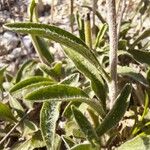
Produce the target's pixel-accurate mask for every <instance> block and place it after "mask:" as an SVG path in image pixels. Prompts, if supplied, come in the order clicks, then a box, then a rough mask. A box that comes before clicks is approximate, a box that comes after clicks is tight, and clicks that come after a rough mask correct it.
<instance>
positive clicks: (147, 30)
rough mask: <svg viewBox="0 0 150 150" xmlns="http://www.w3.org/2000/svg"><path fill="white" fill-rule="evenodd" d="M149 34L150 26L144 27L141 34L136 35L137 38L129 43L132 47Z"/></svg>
mask: <svg viewBox="0 0 150 150" xmlns="http://www.w3.org/2000/svg"><path fill="white" fill-rule="evenodd" d="M149 36H150V28H148V29H146V30H145V31H144V32H143V33H141V35H139V37H137V39H136V40H135V41H134V42H133V44H132V45H131V47H134V46H135V45H136V44H138V43H139V42H140V41H141V40H143V39H145V38H147V37H149Z"/></svg>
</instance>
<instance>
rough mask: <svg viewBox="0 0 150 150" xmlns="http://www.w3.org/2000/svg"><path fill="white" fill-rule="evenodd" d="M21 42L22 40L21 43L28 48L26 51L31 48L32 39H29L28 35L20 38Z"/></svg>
mask: <svg viewBox="0 0 150 150" xmlns="http://www.w3.org/2000/svg"><path fill="white" fill-rule="evenodd" d="M22 42H23V45H24V47H25V48H26V49H27V50H28V51H31V49H32V48H33V45H32V41H31V38H30V36H29V35H26V36H24V37H23V38H22Z"/></svg>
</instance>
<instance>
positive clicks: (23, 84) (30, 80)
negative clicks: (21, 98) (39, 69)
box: [10, 76, 53, 93]
mask: <svg viewBox="0 0 150 150" xmlns="http://www.w3.org/2000/svg"><path fill="white" fill-rule="evenodd" d="M43 81H49V82H52V81H53V80H52V79H50V78H44V77H42V76H34V77H30V78H28V79H25V80H22V81H21V82H19V83H17V84H15V85H14V86H13V87H12V88H11V89H10V93H13V92H16V91H18V90H21V89H23V88H25V87H27V86H29V85H31V84H34V83H39V82H43Z"/></svg>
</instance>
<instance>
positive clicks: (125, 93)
mask: <svg viewBox="0 0 150 150" xmlns="http://www.w3.org/2000/svg"><path fill="white" fill-rule="evenodd" d="M130 96H131V86H130V85H129V84H127V85H125V87H124V88H123V90H122V91H121V93H120V95H119V96H118V97H117V99H116V102H115V104H114V106H113V108H112V109H111V110H110V111H109V112H108V114H107V115H106V117H105V118H104V120H103V121H102V123H101V124H100V125H99V127H97V130H96V131H97V134H98V135H99V136H102V135H103V134H104V133H106V132H107V131H109V130H110V129H111V128H112V127H114V126H115V125H117V123H118V122H119V121H120V120H121V119H122V117H123V116H124V114H125V112H126V110H127V107H128V105H129V101H130Z"/></svg>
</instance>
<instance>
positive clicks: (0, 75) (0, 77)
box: [0, 66, 7, 89]
mask: <svg viewBox="0 0 150 150" xmlns="http://www.w3.org/2000/svg"><path fill="white" fill-rule="evenodd" d="M6 68H7V66H4V67H2V68H1V69H0V89H1V88H2V84H3V81H4V72H5V70H6Z"/></svg>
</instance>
